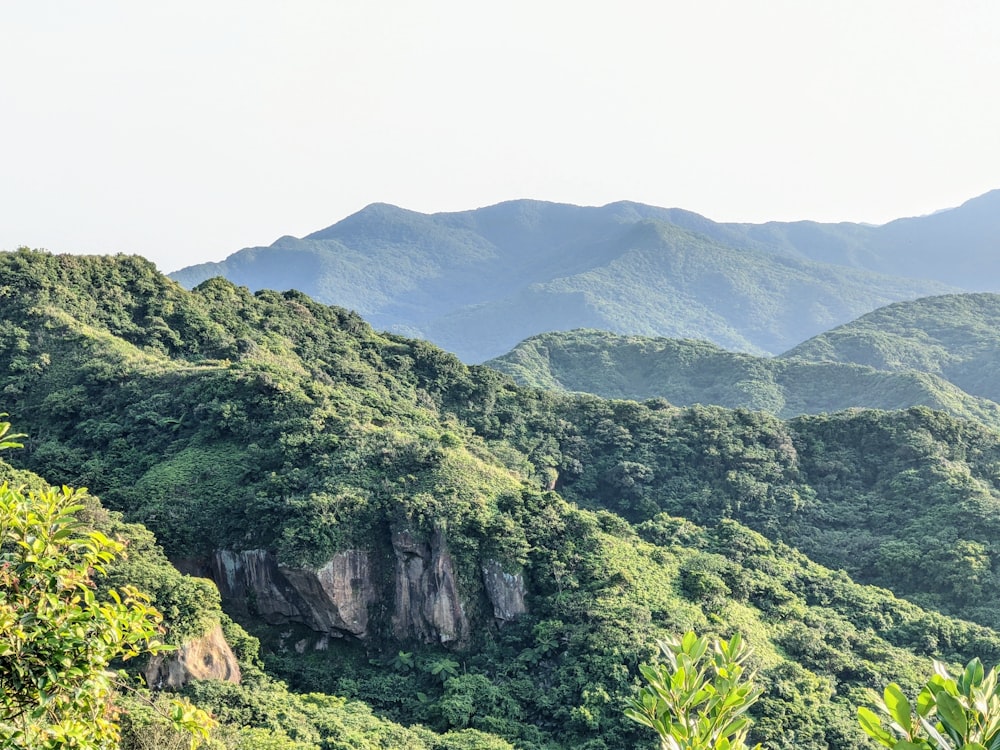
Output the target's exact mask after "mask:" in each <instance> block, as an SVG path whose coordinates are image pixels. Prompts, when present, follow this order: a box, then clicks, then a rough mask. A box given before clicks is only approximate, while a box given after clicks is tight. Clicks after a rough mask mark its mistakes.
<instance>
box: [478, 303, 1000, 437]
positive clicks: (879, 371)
mask: <svg viewBox="0 0 1000 750" xmlns="http://www.w3.org/2000/svg"><path fill="white" fill-rule="evenodd" d="M998 300H1000V297H998V296H997V295H951V296H943V297H929V298H925V299H920V300H916V301H913V302H900V303H896V304H895V305H892V306H890V307H888V308H882V309H880V310H877V311H875V312H873V313H870V314H869V315H865V316H863V317H862V318H860V319H859V320H857V321H855V322H854V323H851V324H848V325H845V326H840V327H838V328H836V329H834V330H832V331H830V332H828V333H826V334H821V335H820V336H818V337H816V338H814V339H810V340H809V341H807V342H805V343H803V344H801V345H800V346H797V347H795V348H794V349H792V350H790V351H789V352H786V353H785V354H783V355H781V356H779V357H756V356H753V355H751V354H744V353H740V352H730V351H726V350H725V349H722V348H720V347H718V346H715V345H714V344H710V343H708V342H707V341H694V340H690V339H666V338H649V337H645V336H623V335H620V334H613V333H608V332H606V331H593V330H578V331H566V332H555V333H545V334H540V335H538V336H532V337H531V338H530V339H527V340H525V341H522V342H521V343H520V344H518V345H517V346H516V347H514V349H513V350H511V351H510V352H508V353H507V354H505V355H503V356H502V357H497V358H495V359H491V360H489V361H487V362H486V363H485V364H486V365H487V366H489V367H492V368H495V369H497V370H500V371H502V372H506V373H509V374H510V375H511V376H512V377H514V378H515V380H517V382H519V383H521V384H522V385H530V386H536V387H540V388H546V389H550V390H557V391H581V392H584V393H593V394H595V395H597V396H603V397H605V398H628V399H635V400H640V401H642V400H646V399H650V398H665V399H667V400H668V401H670V403H672V404H675V405H677V406H691V405H694V404H714V405H718V406H725V407H728V408H731V409H737V408H745V409H751V410H753V411H767V412H770V413H772V414H775V415H777V416H780V417H785V418H788V417H795V416H799V415H802V414H821V413H827V412H836V411H843V410H845V409H852V408H865V409H885V410H893V409H905V408H909V407H911V406H928V407H930V408H933V409H939V410H941V411H946V412H948V413H949V414H952V415H954V416H957V417H962V418H965V419H975V420H978V421H980V422H982V423H984V424H986V425H989V426H991V427H994V428H996V427H998V426H1000V404H998V403H997V400H996V398H1000V388H997V386H996V385H995V384H994V383H993V382H992V381H993V379H994V377H995V376H994V373H995V368H993V367H991V366H990V362H991V360H992V358H993V357H994V356H995V352H996V351H997V348H998V344H1000V342H998V340H997V338H996V333H995V331H996V328H993V327H990V325H989V322H988V319H987V320H983V318H987V317H988V316H987V314H988V313H990V312H992V311H994V310H996V309H998V307H1000V304H998ZM970 309H972V310H974V311H975V313H976V315H975V316H972V315H967V314H966V315H963V313H967V312H969V311H970ZM920 314H923V315H925V316H926V317H927V318H928V319H929V320H928V322H929V321H930V320H933V321H934V327H935V329H937V330H938V333H939V334H940V340H933V339H932V337H931V336H930V335H929V334H928V331H927V330H926V329H925V328H923V327H921V326H920V325H919V323H917V324H915V325H913V326H912V328H911V329H910V330H904V331H902V332H901V333H899V334H896V335H894V334H893V333H891V332H890V331H891V330H892V322H891V320H890V319H891V318H893V317H898V319H899V321H905V320H906V319H908V318H909V316H910V315H913V316H917V315H920ZM942 321H946V322H945V323H942ZM942 329H944V330H942ZM972 332H977V333H978V334H979V335H970V334H972ZM831 341H834V342H838V343H837V345H836V346H835V345H833V344H830V343H827V342H831ZM848 342H852V343H850V344H849V343H848ZM879 342H884V345H881V346H880V343H879ZM880 348H881V349H882V351H883V354H884V355H885V356H883V357H878V356H877V353H878V352H879V350H880ZM907 354H909V355H912V356H913V357H918V356H923V357H924V360H916V359H914V360H913V361H903V357H905V356H907ZM886 357H888V358H889V360H890V361H889V362H888V363H887V362H886ZM942 366H944V368H945V369H942ZM973 394H975V395H973ZM994 396H995V397H996V398H994Z"/></svg>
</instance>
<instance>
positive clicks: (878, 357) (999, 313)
mask: <svg viewBox="0 0 1000 750" xmlns="http://www.w3.org/2000/svg"><path fill="white" fill-rule="evenodd" d="M782 359H805V360H812V361H827V362H846V363H854V364H860V365H866V366H868V367H874V368H876V369H878V370H885V371H890V372H900V371H906V370H916V371H919V372H926V373H931V374H933V375H937V376H940V377H942V378H945V379H946V380H949V381H951V382H952V383H954V384H955V385H956V386H958V387H959V388H961V389H962V390H964V391H966V392H967V393H970V394H973V395H975V396H981V397H983V398H988V399H991V400H993V401H1000V368H998V367H997V364H998V362H1000V295H996V294H950V295H943V296H940V297H928V298H926V299H919V300H914V301H912V302H900V303H897V304H894V305H889V306H887V307H884V308H881V309H879V310H876V311H874V312H872V313H869V314H867V315H864V316H862V317H860V318H858V320H855V321H852V322H851V323H847V324H845V325H843V326H839V327H837V328H834V329H833V330H832V331H827V332H826V333H822V334H820V335H819V336H816V337H814V338H812V339H810V340H809V341H806V342H804V343H802V344H800V345H798V346H796V347H795V348H793V349H791V350H790V351H788V352H785V354H783V355H782Z"/></svg>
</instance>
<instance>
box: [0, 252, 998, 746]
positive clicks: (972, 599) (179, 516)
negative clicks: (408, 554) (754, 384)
mask: <svg viewBox="0 0 1000 750" xmlns="http://www.w3.org/2000/svg"><path fill="white" fill-rule="evenodd" d="M0 271H2V274H0V278H2V279H3V282H4V285H6V286H7V287H9V289H8V290H7V292H6V293H5V294H6V296H4V294H0V320H2V321H3V323H4V324H3V326H2V327H0V391H2V392H3V393H4V399H5V400H4V408H6V409H8V410H10V411H12V412H14V413H17V414H22V415H27V414H30V415H31V419H32V429H31V431H32V435H33V438H32V440H30V441H26V444H27V449H26V450H25V451H24V452H23V454H18V456H17V461H18V465H19V467H24V468H32V469H35V470H37V471H40V472H43V473H44V474H45V475H46V476H58V477H59V478H60V479H62V480H64V481H67V482H68V483H73V484H77V485H86V486H89V487H91V488H92V489H93V490H94V491H95V492H96V493H97V494H99V495H100V497H101V499H102V502H103V503H105V505H106V506H107V507H108V508H109V509H110V510H103V509H101V508H100V507H98V506H92V505H90V504H88V507H87V508H86V509H85V510H83V511H80V514H81V516H86V520H87V523H88V524H90V525H91V526H92V527H93V528H95V529H97V530H100V531H101V532H102V533H103V534H105V536H108V537H117V536H120V537H122V538H123V539H126V540H128V544H129V549H130V551H131V553H132V554H131V555H130V556H129V558H128V559H127V560H125V561H120V560H119V561H118V562H116V563H115V565H114V566H112V567H109V569H108V576H107V577H105V578H102V579H101V580H100V582H99V586H100V587H101V589H103V588H104V587H108V588H116V589H121V588H122V587H123V586H124V585H125V584H126V583H129V582H133V583H136V584H138V585H139V587H140V588H141V589H142V590H145V591H147V592H148V593H149V594H150V595H151V596H152V597H153V600H152V602H151V603H152V604H153V605H155V607H156V608H157V609H158V610H159V611H161V612H163V613H164V615H165V618H166V621H165V623H164V628H165V631H164V632H163V633H162V634H161V635H162V639H163V640H164V641H165V642H169V643H173V644H179V643H182V642H183V641H184V640H185V639H186V638H188V637H190V636H193V635H197V634H200V633H202V632H204V630H205V629H206V628H207V627H208V626H209V625H213V626H214V624H216V623H221V624H222V626H223V628H224V630H225V632H226V636H227V639H229V642H230V644H232V645H233V647H234V650H236V651H237V653H238V654H239V655H240V658H241V669H242V671H243V674H244V684H243V685H238V686H237V685H219V684H214V683H211V684H209V683H206V684H196V685H192V686H189V687H188V688H186V689H185V690H186V691H187V694H188V695H189V696H190V697H191V698H192V699H193V700H194V701H195V702H196V703H197V705H199V706H201V707H202V708H204V709H207V710H211V711H212V712H213V713H214V714H215V715H216V716H217V718H218V719H219V721H220V722H221V725H220V727H219V728H218V729H217V730H216V732H215V733H214V734H213V738H212V740H211V741H212V742H217V743H223V744H224V745H227V746H229V747H238V746H240V743H243V745H244V746H246V745H247V744H248V743H250V744H252V743H253V742H255V741H260V742H261V743H264V744H268V745H275V746H278V747H280V746H281V745H282V744H289V745H290V746H292V747H294V746H296V745H298V746H300V747H310V746H319V747H324V748H325V747H335V746H337V743H338V742H341V743H342V744H346V745H347V746H350V742H354V743H355V745H356V746H358V747H364V746H365V745H364V744H363V743H365V742H367V743H368V744H369V746H372V747H378V746H382V747H394V746H403V747H414V748H419V747H421V743H422V745H423V746H426V747H428V748H434V747H435V746H438V745H441V743H443V742H444V741H445V740H444V739H443V738H446V737H447V738H448V739H447V742H448V743H449V746H461V743H462V742H466V741H468V744H470V746H475V745H476V743H480V744H482V743H484V742H485V743H494V744H497V743H504V742H506V743H513V744H515V745H517V746H518V747H519V748H524V749H525V750H552V749H553V748H561V747H574V748H575V747H580V748H584V747H586V748H588V750H619V749H620V748H626V747H628V748H634V747H637V748H641V747H643V746H644V745H645V744H646V743H647V742H648V741H649V740H648V738H646V737H644V734H648V733H644V732H643V729H642V727H641V726H639V725H638V724H636V723H635V722H632V721H630V720H628V719H627V718H626V717H624V716H623V715H622V712H621V711H620V709H619V708H618V707H619V706H620V705H621V704H622V702H623V701H624V700H625V699H626V697H628V696H629V695H631V694H633V691H634V688H635V682H636V680H637V679H638V675H639V674H640V673H639V671H638V670H639V664H641V663H643V662H648V661H649V660H650V659H651V658H653V657H654V653H653V652H652V647H651V645H650V644H655V642H656V640H657V639H662V638H664V637H666V636H667V635H668V634H669V633H672V632H684V631H686V630H689V629H695V630H697V631H699V632H706V631H709V630H712V631H714V632H718V633H720V634H722V635H723V636H724V637H729V636H730V635H731V634H732V633H733V632H735V631H737V630H738V631H739V632H741V633H743V634H744V636H745V638H746V640H747V642H748V643H751V644H753V646H754V649H755V665H756V666H757V667H758V669H759V671H758V680H759V684H760V685H761V686H762V687H763V688H764V689H765V694H764V695H763V696H762V697H761V699H760V700H759V701H758V702H757V703H756V704H754V706H753V707H752V709H751V711H750V713H752V714H753V718H754V725H753V727H752V729H751V733H750V735H749V739H748V741H749V742H751V743H753V742H765V743H766V744H768V745H770V746H771V747H773V748H778V747H796V748H799V750H822V749H823V748H827V747H830V746H834V747H861V746H864V744H863V743H864V742H865V741H866V740H865V739H864V738H863V733H862V731H861V729H860V728H859V727H858V725H857V722H856V720H855V719H854V710H853V708H852V707H853V705H855V704H856V703H857V701H858V696H859V695H860V694H862V693H863V690H864V689H865V688H866V687H870V686H874V685H883V684H885V683H886V682H887V681H895V682H897V683H898V684H900V685H901V686H902V688H903V689H904V690H914V689H916V687H917V685H918V683H919V672H920V669H919V665H920V664H921V662H922V661H925V660H926V657H927V656H932V657H935V658H939V659H941V660H944V661H948V662H957V661H963V662H964V661H966V660H967V659H968V658H969V657H970V656H971V655H972V654H980V655H981V656H982V657H983V658H984V659H993V660H996V659H998V658H1000V635H998V634H997V632H996V631H994V630H990V629H989V628H987V627H983V626H982V625H981V624H975V623H972V622H969V621H967V620H962V619H957V618H956V617H952V616H946V615H944V614H942V613H941V610H943V609H944V610H947V611H948V612H951V613H953V614H955V615H961V616H964V617H966V618H970V617H971V618H973V619H975V620H977V621H978V622H979V623H984V622H985V623H991V622H994V621H995V619H996V613H997V612H998V611H1000V601H998V599H997V596H996V593H995V592H996V591H997V590H998V587H997V586H996V585H995V584H996V574H995V571H996V570H1000V568H997V555H998V552H997V548H996V546H995V544H994V542H993V540H994V539H995V538H996V534H997V533H998V531H1000V528H998V527H997V524H996V518H997V517H998V516H997V512H996V509H997V507H998V506H997V503H998V502H1000V500H997V498H998V497H1000V492H998V488H1000V473H998V471H997V466H1000V439H998V437H997V435H996V433H993V432H991V431H989V430H988V429H986V428H984V427H982V426H980V425H976V424H974V423H972V422H963V421H961V420H956V419H954V418H951V417H949V416H948V415H946V414H942V413H940V412H933V411H930V410H927V409H913V410H909V411H906V412H891V413H890V412H877V411H854V412H847V413H842V414H836V415H822V416H814V417H802V418H798V419H795V420H792V421H787V422H786V421H782V420H780V419H778V418H777V417H775V416H773V415H770V414H766V413H755V412H751V411H749V410H745V409H737V410H728V409H724V408H720V407H708V406H692V407H689V408H683V409H681V408H676V407H673V406H671V405H670V404H669V403H667V402H665V401H664V400H663V399H650V400H648V401H646V402H643V403H636V402H630V401H615V400H606V399H600V398H596V397H593V396H586V395H579V394H576V395H569V394H555V393H548V392H543V391H538V390H533V389H528V388H523V387H519V386H517V385H516V384H515V383H514V382H513V381H512V380H511V379H510V378H509V377H507V376H505V375H503V374H501V373H498V372H496V371H494V370H491V369H489V368H485V367H471V368H470V367H466V366H465V365H463V364H462V363H461V362H460V361H459V360H458V359H457V358H456V357H454V356H453V355H450V354H448V353H446V352H443V351H441V350H439V349H437V348H436V347H434V346H432V345H430V344H427V343H425V342H420V341H413V340H410V339H406V338H403V337H401V336H397V335H389V334H380V333H376V332H375V331H373V330H372V329H371V328H370V327H369V326H368V325H367V324H365V323H364V322H363V321H362V320H361V318H360V317H358V316H357V315H356V314H353V313H350V312H348V311H346V310H343V309H339V308H332V307H326V306H324V305H321V304H318V303H316V302H314V301H312V300H310V299H309V298H307V297H306V296H305V295H303V294H301V293H298V292H286V293H281V294H279V293H276V292H260V293H257V294H251V293H250V292H249V291H248V290H247V289H245V288H240V287H236V286H234V285H233V284H231V283H229V282H226V281H223V280H221V279H215V280H211V281H208V282H205V283H204V284H202V285H201V286H199V287H198V288H197V289H196V290H194V291H192V292H185V291H184V290H182V289H181V288H180V287H178V286H177V285H175V284H173V283H171V282H169V281H167V280H165V279H163V278H162V277H160V276H159V275H158V274H156V273H155V271H154V270H153V269H152V267H151V266H149V265H148V264H145V263H143V262H141V261H137V260H135V259H128V258H114V259H85V258H62V257H58V256H49V255H46V254H42V253H31V252H29V251H24V252H21V253H14V254H9V255H0ZM153 318H159V319H160V321H162V325H161V323H160V322H159V321H154V320H153ZM24 476H25V475H24V474H23V473H21V472H19V471H16V470H14V469H13V468H11V467H8V466H6V465H2V464H0V477H3V478H8V479H10V480H11V482H12V483H13V482H14V481H15V480H16V482H22V481H26V480H23V479H22V477H24ZM32 486H34V485H32ZM140 522H144V523H145V524H146V525H147V526H148V529H146V528H143V526H141V525H140ZM402 528H405V529H406V530H407V531H408V532H409V533H411V534H412V535H413V538H414V539H415V540H416V541H417V542H419V543H420V544H424V543H427V544H430V542H431V541H434V540H437V543H439V544H440V545H441V549H442V550H444V549H445V547H446V548H447V551H448V553H449V556H450V558H451V560H452V563H453V565H454V573H455V577H456V580H457V583H458V591H457V593H458V596H459V598H460V600H461V603H462V606H463V607H464V611H465V614H466V616H467V617H468V619H469V622H470V626H471V627H470V629H469V633H470V635H469V638H468V639H467V641H465V642H462V643H450V644H449V645H448V647H444V646H443V645H441V644H439V643H425V642H422V641H420V640H418V639H400V638H398V637H397V636H396V634H395V632H394V630H393V627H392V620H393V614H394V613H393V611H392V609H393V608H392V606H391V605H390V604H389V602H392V601H394V599H393V595H394V587H393V584H394V580H393V578H394V575H395V566H396V564H397V558H396V552H395V550H394V548H393V545H392V538H393V533H394V532H396V531H398V530H399V529H402ZM153 534H155V537H154V536H153ZM157 540H158V541H157ZM158 542H159V543H162V544H163V545H164V549H165V550H166V552H167V553H168V554H169V555H170V556H171V558H172V559H175V560H178V561H183V562H184V563H186V564H187V565H188V566H190V567H197V566H198V565H202V564H204V563H203V561H204V560H205V559H206V558H208V557H210V556H211V555H212V553H213V552H214V551H215V550H217V549H220V548H221V549H227V550H237V551H238V550H268V551H269V552H271V553H274V554H275V555H276V556H277V558H278V560H279V562H280V563H281V565H284V566H286V567H296V566H301V565H306V566H312V567H318V566H321V565H324V564H325V563H326V562H327V561H329V560H330V559H331V556H332V555H334V554H336V553H337V552H341V551H344V550H347V549H362V550H364V551H365V552H367V554H368V556H369V560H371V562H372V571H373V572H372V575H373V581H372V583H373V585H374V587H375V588H376V589H377V591H378V594H379V596H380V599H379V602H378V603H376V604H375V605H374V606H372V607H371V608H370V609H369V612H368V614H369V625H370V628H369V634H368V636H367V637H366V638H365V640H364V642H360V643H359V642H358V641H356V640H354V639H352V638H350V637H347V638H327V639H324V638H322V636H320V635H318V634H317V633H315V632H312V631H309V630H308V628H306V627H305V626H303V625H299V624H296V623H288V624H283V625H281V626H279V627H271V626H268V625H267V624H266V623H264V622H262V620H261V619H260V618H258V617H255V616H253V614H252V613H253V612H254V611H255V606H254V605H255V601H254V600H252V597H248V598H247V600H246V601H240V600H238V596H237V598H236V599H235V600H233V601H231V602H229V603H230V604H232V605H233V609H232V611H233V612H234V613H241V614H240V617H241V625H243V626H245V627H246V628H247V629H249V630H250V631H252V636H250V635H248V634H247V633H245V632H243V631H242V630H240V629H239V628H238V627H236V626H235V625H233V623H232V622H231V621H229V620H228V618H226V617H225V616H224V615H223V613H222V612H221V610H220V608H219V600H218V594H217V592H216V591H215V589H214V587H212V586H211V585H210V584H209V583H208V582H206V581H204V580H199V579H196V578H189V577H183V576H181V575H180V574H179V573H177V572H176V571H171V569H170V567H169V564H168V563H167V561H166V557H165V556H164V553H163V551H161V550H160V549H159V547H158ZM806 553H807V554H808V556H807V554H806ZM815 560H819V561H821V562H824V563H827V564H828V565H829V566H831V567H832V568H833V569H831V567H827V568H824V567H821V566H820V565H818V564H817V563H816V562H815ZM490 561H495V562H497V563H499V565H500V568H501V569H502V570H503V571H504V572H505V573H509V574H511V575H515V574H516V575H519V576H521V577H522V579H523V582H524V589H525V591H526V599H525V601H526V603H527V606H528V611H527V613H525V614H524V615H522V616H521V617H520V618H518V619H517V620H516V621H513V622H500V621H498V620H497V619H496V618H495V617H494V614H495V613H494V610H493V607H492V606H491V601H490V599H489V596H488V592H487V591H486V589H485V585H484V580H483V566H484V564H485V563H487V562H490ZM840 569H843V570H840ZM852 577H854V578H860V579H862V580H864V581H865V582H868V583H878V584H881V585H884V586H891V587H893V589H894V591H896V592H898V593H899V594H903V595H906V596H907V597H908V598H910V599H911V600H913V601H904V600H901V599H898V598H896V597H895V596H893V595H892V594H891V593H890V592H888V591H886V590H884V589H876V588H871V587H865V586H859V585H857V583H856V582H855V581H854V580H852ZM913 602H918V603H919V604H920V605H923V606H918V604H915V603H913ZM256 639H259V641H260V644H261V650H260V657H259V658H260V660H261V661H258V656H257V646H256V643H257V641H256ZM293 646H294V647H293ZM324 649H325V650H324ZM404 655H405V656H404ZM261 662H262V663H263V664H264V665H266V669H267V672H268V673H269V674H270V675H271V676H270V677H269V676H268V675H266V674H264V673H263V672H262V671H261ZM131 663H134V662H130V664H131ZM435 670H436V673H435ZM274 676H277V677H280V678H281V679H283V680H286V681H287V683H288V686H289V687H288V689H285V688H284V687H282V686H280V684H279V683H277V682H275V681H274V680H273V677H274ZM311 696H315V697H311ZM334 696H340V697H334ZM129 713H130V716H131V715H133V713H132V712H131V711H130V712H129ZM135 716H137V717H141V712H135ZM143 726H144V725H136V727H134V729H135V730H136V731H135V732H132V735H131V736H133V737H134V736H137V735H136V733H138V735H139V736H146V735H143V732H144V731H145V730H144V728H143ZM244 728H245V730H246V731H244ZM161 729H163V731H164V732H166V729H164V728H161ZM130 731H131V730H130ZM156 731H160V730H156ZM472 733H475V734H472ZM154 734H155V731H154V730H152V729H151V730H149V731H148V733H147V735H148V736H153V735H154ZM484 736H487V737H489V739H484ZM345 738H346V739H345ZM500 746H502V745H500Z"/></svg>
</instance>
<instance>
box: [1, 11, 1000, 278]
mask: <svg viewBox="0 0 1000 750" xmlns="http://www.w3.org/2000/svg"><path fill="white" fill-rule="evenodd" d="M993 188H1000V3H998V2H994V1H993V0H982V1H979V2H976V1H974V0H947V1H941V2H930V1H928V0H863V1H862V0H768V1H767V2H762V1H755V0H728V1H722V0H715V1H713V0H688V1H686V2H677V1H675V0H601V1H600V2H597V1H596V0H503V1H502V2H497V1H496V0H491V1H490V2H487V1H486V0H422V1H418V0H273V1H265V0H197V1H193V0H169V1H168V2H144V1H142V0H140V1H139V2H135V1H134V0H132V1H122V2H111V1H109V0H91V1H90V2H81V0H63V1H59V0H34V1H28V2H25V1H20V0H0V249H13V248H15V247H17V246H19V245H28V246H30V247H45V248H47V249H49V250H51V251H53V252H101V253H104V252H128V253H138V254H140V255H145V256H146V257H148V258H150V259H152V260H153V261H154V262H156V264H157V265H158V266H159V267H160V269H161V270H164V271H173V270H176V269H177V268H180V267H182V266H185V265H189V264H192V263H196V262H201V261H206V260H220V259H222V258H223V257H225V256H227V255H229V254H230V253H233V252H235V251H236V250H238V249H240V248H242V247H245V246H250V245H262V244H270V243H271V242H272V241H273V240H274V239H276V238H277V237H278V236H280V235H283V234H293V235H296V236H301V235H303V234H307V233H308V232H311V231H314V230H316V229H320V228H322V227H324V226H327V225H329V224H332V223H334V222H335V221H338V220H339V219H341V218H343V217H344V216H346V215H348V214H350V213H353V212H354V211H357V210H358V209H360V208H362V207H363V206H365V205H366V204H368V203H371V202H374V201H385V202H389V203H394V204H396V205H400V206H403V207H405V208H411V209H414V210H418V211H426V212H433V211H451V210H462V209H468V208H476V207H478V206H484V205H489V204H492V203H497V202H499V201H502V200H508V199H513V198H538V199H543V200H552V201H561V202H567V203H577V204H587V205H601V204H604V203H608V202H611V201H615V200H622V199H628V200H635V201H641V202H643V203H650V204H653V205H659V206H679V207H682V208H687V209H690V210H693V211H697V212H699V213H702V214H704V215H706V216H708V217H710V218H712V219H715V220H719V221H766V220H769V219H777V220H791V219H801V218H809V219H816V220H821V221H837V220H849V221H869V222H879V223H880V222H884V221H887V220H890V219H892V218H896V217H899V216H912V215H918V214H923V213H928V212H931V211H934V210H936V209H940V208H945V207H949V206H954V205H957V204H959V203H961V202H963V201H965V200H967V199H968V198H971V197H974V196H976V195H979V194H981V193H984V192H986V191H988V190H990V189H993Z"/></svg>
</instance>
